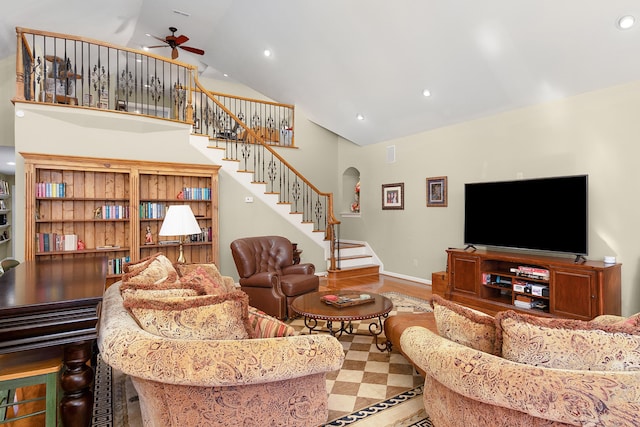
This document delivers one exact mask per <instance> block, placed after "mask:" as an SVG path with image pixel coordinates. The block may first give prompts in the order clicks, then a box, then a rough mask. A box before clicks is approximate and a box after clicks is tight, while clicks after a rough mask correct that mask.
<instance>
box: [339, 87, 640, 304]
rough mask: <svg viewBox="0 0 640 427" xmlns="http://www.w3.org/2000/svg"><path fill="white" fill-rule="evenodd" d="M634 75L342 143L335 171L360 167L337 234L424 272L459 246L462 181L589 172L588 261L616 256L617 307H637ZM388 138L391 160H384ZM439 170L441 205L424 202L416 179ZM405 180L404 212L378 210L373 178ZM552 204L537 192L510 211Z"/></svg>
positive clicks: (389, 262)
mask: <svg viewBox="0 0 640 427" xmlns="http://www.w3.org/2000/svg"><path fill="white" fill-rule="evenodd" d="M638 111H640V82H636V83H633V84H629V85H625V86H619V87H614V88H610V89H607V90H601V91H597V92H592V93H587V94H583V95H581V96H576V97H573V98H568V99H564V100H561V101H558V102H554V103H550V104H545V105H539V106H535V107H531V108H524V109H520V110H517V111H511V112H507V113H504V114H500V115H496V116H493V117H488V118H484V119H480V120H475V121H470V122H466V123H462V124H458V125H455V126H450V127H446V128H442V129H437V130H434V131H431V132H424V133H421V134H417V135H411V136H409V137H406V138H399V139H396V140H393V141H388V142H384V143H380V144H375V145H372V146H367V147H364V148H357V147H354V146H353V145H352V144H350V143H348V142H346V141H344V142H342V143H341V145H340V154H339V157H338V159H339V164H340V166H339V170H341V171H343V170H345V169H346V168H347V167H349V166H353V167H356V168H357V169H358V170H359V171H360V173H361V181H362V188H361V212H362V215H361V217H360V218H345V219H344V220H343V223H344V225H343V227H342V234H343V237H345V238H351V239H362V240H367V241H368V242H369V243H370V244H371V245H372V246H373V248H374V249H375V250H376V252H377V253H378V255H379V256H380V257H381V258H382V260H383V261H384V266H385V270H387V271H391V272H401V273H403V274H406V275H409V276H414V277H418V278H425V279H430V277H431V273H432V272H434V271H440V270H444V269H445V267H446V254H445V249H446V248H448V247H461V246H462V245H463V235H462V228H463V203H464V201H463V191H464V183H466V182H477V181H495V180H509V179H516V178H517V177H518V176H519V174H522V176H523V177H524V178H534V177H543V176H557V175H573V174H583V173H586V174H589V186H590V189H589V222H590V226H589V256H588V258H589V259H595V260H601V259H602V258H603V257H604V256H605V255H613V256H615V257H617V259H618V261H619V262H621V263H623V267H622V293H623V296H622V308H623V313H626V314H630V313H634V312H637V311H640V290H639V287H640V286H639V285H640V264H639V263H638V260H639V258H640V245H638V234H639V233H638V232H639V227H638V217H639V216H640V194H639V191H638V182H640V168H639V167H638V160H637V159H639V158H640V144H638V135H639V134H640V120H638ZM391 145H395V147H396V157H397V162H396V163H392V164H387V163H386V161H385V160H386V148H387V147H388V146H391ZM442 175H444V176H447V177H448V183H449V206H448V207H447V208H433V207H430V208H427V207H426V183H425V178H427V177H434V176H442ZM395 182H404V185H405V209H404V210H403V211H393V210H385V211H383V210H381V185H382V184H388V183H395ZM522 208H527V209H552V208H553V207H552V206H545V205H544V197H543V195H541V197H540V199H538V200H536V202H535V203H533V204H532V205H530V206H520V207H519V206H514V207H512V209H513V210H514V214H517V210H518V209H522Z"/></svg>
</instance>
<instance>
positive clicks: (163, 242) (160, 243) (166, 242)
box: [158, 240, 180, 245]
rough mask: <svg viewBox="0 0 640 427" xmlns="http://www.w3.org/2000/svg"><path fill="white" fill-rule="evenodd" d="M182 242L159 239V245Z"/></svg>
mask: <svg viewBox="0 0 640 427" xmlns="http://www.w3.org/2000/svg"><path fill="white" fill-rule="evenodd" d="M178 243H180V240H159V241H158V244H159V245H177V244H178Z"/></svg>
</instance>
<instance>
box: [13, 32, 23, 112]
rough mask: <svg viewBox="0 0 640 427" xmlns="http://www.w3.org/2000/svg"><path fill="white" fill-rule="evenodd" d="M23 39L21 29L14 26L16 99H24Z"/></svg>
mask: <svg viewBox="0 0 640 427" xmlns="http://www.w3.org/2000/svg"><path fill="white" fill-rule="evenodd" d="M23 42H24V41H23V39H22V31H21V30H20V29H19V28H16V43H17V47H16V97H15V99H16V100H19V101H24V100H25V99H24V64H23V62H22V59H23V56H22V55H23V52H22V49H23V46H22V44H23Z"/></svg>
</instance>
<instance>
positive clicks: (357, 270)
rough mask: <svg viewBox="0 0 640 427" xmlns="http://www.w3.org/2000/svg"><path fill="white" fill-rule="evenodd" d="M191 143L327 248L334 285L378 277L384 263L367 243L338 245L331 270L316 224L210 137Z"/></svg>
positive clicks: (325, 242)
mask: <svg viewBox="0 0 640 427" xmlns="http://www.w3.org/2000/svg"><path fill="white" fill-rule="evenodd" d="M190 144H191V145H192V146H193V147H195V148H196V149H198V151H200V152H201V153H202V154H203V155H204V156H205V157H207V158H208V159H210V160H211V161H212V162H213V163H215V164H218V165H221V166H222V169H223V170H225V171H227V172H229V175H230V176H231V177H232V178H233V179H235V180H236V181H237V182H238V183H240V184H241V185H242V186H243V187H244V188H246V189H247V191H249V192H250V193H251V194H253V195H254V196H255V197H256V198H257V199H259V200H262V201H263V202H264V203H265V204H266V205H267V206H270V207H272V208H273V209H274V210H275V211H276V212H278V213H279V214H280V216H282V217H283V218H284V219H286V220H287V221H288V222H289V223H290V224H291V225H292V226H294V227H295V228H297V229H298V230H300V231H302V232H303V233H305V235H307V236H309V237H310V238H311V239H312V240H313V241H314V242H315V243H316V244H318V245H319V246H320V247H321V248H323V249H324V252H325V258H326V260H327V267H326V268H327V278H328V279H329V280H330V281H332V282H339V280H340V279H344V278H350V279H352V278H354V277H367V276H377V275H378V273H379V270H380V260H379V259H378V258H377V256H376V255H375V253H374V252H373V250H372V249H371V248H370V247H369V245H368V244H366V242H348V241H339V242H337V243H336V258H337V260H338V261H337V265H336V268H335V269H331V247H330V246H331V245H330V242H329V241H328V240H326V239H325V235H324V233H318V232H317V230H315V228H314V225H313V224H311V223H309V222H308V221H303V219H302V213H297V212H292V211H291V205H290V204H287V203H280V202H279V197H278V195H277V194H273V193H270V192H268V191H267V184H266V183H263V182H254V181H253V177H252V174H251V173H247V171H244V170H243V169H241V167H240V162H238V161H236V160H228V159H226V158H225V149H224V148H221V147H216V146H211V145H210V140H209V138H208V137H207V136H206V135H197V134H192V135H191V137H190Z"/></svg>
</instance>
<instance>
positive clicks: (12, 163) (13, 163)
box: [7, 162, 16, 166]
mask: <svg viewBox="0 0 640 427" xmlns="http://www.w3.org/2000/svg"><path fill="white" fill-rule="evenodd" d="M7 164H8V165H9V166H15V165H16V162H7Z"/></svg>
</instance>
